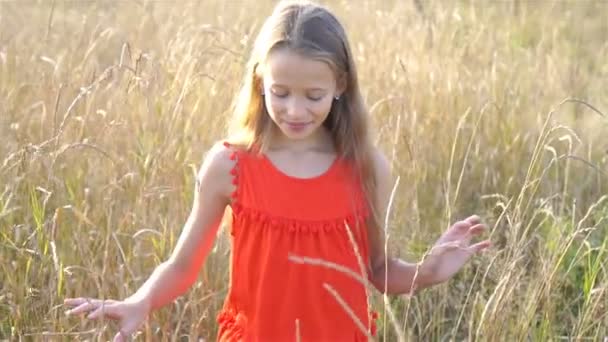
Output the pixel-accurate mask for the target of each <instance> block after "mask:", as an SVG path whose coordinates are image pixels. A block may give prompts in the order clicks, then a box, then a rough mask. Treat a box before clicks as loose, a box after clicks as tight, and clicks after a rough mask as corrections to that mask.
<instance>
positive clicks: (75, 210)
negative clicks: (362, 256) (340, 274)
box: [0, 0, 608, 341]
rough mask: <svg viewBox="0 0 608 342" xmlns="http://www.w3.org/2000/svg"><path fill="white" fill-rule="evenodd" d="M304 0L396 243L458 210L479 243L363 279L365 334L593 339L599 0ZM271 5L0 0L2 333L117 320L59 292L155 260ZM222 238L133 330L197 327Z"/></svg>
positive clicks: (434, 232) (168, 244)
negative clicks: (479, 247) (346, 80)
mask: <svg viewBox="0 0 608 342" xmlns="http://www.w3.org/2000/svg"><path fill="white" fill-rule="evenodd" d="M322 3H323V4H325V5H327V6H328V7H329V8H330V9H331V10H332V11H334V12H335V14H336V15H337V16H338V17H339V19H340V20H341V21H342V23H343V24H344V26H345V28H346V30H347V33H348V35H349V39H350V43H351V46H352V48H353V53H354V54H355V57H356V62H357V67H358V70H359V79H360V82H361V84H362V88H363V89H362V90H363V93H364V96H365V100H366V102H367V105H368V106H369V109H370V112H371V116H372V121H373V125H374V126H373V129H374V132H375V137H376V141H377V143H378V145H379V146H380V147H381V148H382V150H383V151H384V152H385V153H386V154H387V155H388V156H389V159H390V160H391V163H392V166H393V173H394V175H395V176H396V177H398V179H399V181H398V185H397V190H396V197H395V201H394V203H393V206H392V211H391V216H390V219H389V224H388V227H387V230H388V237H389V245H390V249H391V250H392V251H393V254H395V255H399V256H401V257H403V258H406V259H409V260H416V259H418V258H420V257H421V256H422V255H423V254H424V253H425V252H426V251H427V249H428V248H429V245H430V244H431V243H432V242H433V241H434V240H435V239H436V238H437V237H438V236H439V234H440V232H441V231H443V230H444V229H445V228H446V227H447V226H448V224H449V223H450V222H453V221H455V220H458V219H462V218H464V217H466V216H468V215H470V214H473V213H477V214H479V215H480V216H482V217H483V219H484V220H485V221H486V222H488V223H489V225H490V227H491V229H490V230H491V232H490V238H491V239H492V240H493V241H494V243H495V247H493V248H492V249H491V250H490V251H488V252H487V253H484V254H483V255H481V256H479V257H477V258H475V259H474V260H473V261H472V262H471V263H470V265H469V266H467V267H466V268H465V269H464V270H463V271H462V272H460V273H459V274H458V275H457V276H456V277H455V279H453V280H452V281H450V282H449V283H447V284H444V285H441V286H437V287H434V288H431V289H428V290H425V291H422V292H421V293H419V294H418V295H416V296H415V297H389V298H386V300H385V299H384V298H382V296H380V295H377V294H376V295H375V296H374V307H375V308H376V309H377V310H378V311H380V313H381V315H380V321H379V340H386V341H396V340H399V339H401V340H407V341H412V340H424V341H438V340H441V341H444V340H446V341H449V340H459V341H460V340H479V341H497V340H509V341H511V340H513V341H522V340H526V341H536V340H539V341H541V340H554V341H558V340H590V341H591V340H593V341H597V340H600V341H601V340H603V339H605V338H606V337H605V336H608V314H607V313H608V294H607V291H608V289H607V287H608V278H607V276H608V270H607V269H606V267H607V265H608V263H607V262H606V260H608V257H607V254H608V198H607V197H606V194H607V192H608V167H607V165H608V116H607V114H608V57H607V56H608V2H606V1H600V0H595V1H594V0H570V1H549V0H541V1H517V0H513V1H475V0H473V1H465V0H460V1H450V2H448V1H437V0H417V1H415V0H402V1H391V0H386V1H371V0H358V1H323V2H322ZM274 5H275V2H274V1H253V0H240V1H236V0H233V1H221V0H208V1H191V0H185V1H165V0H157V1H146V0H140V1H136V0H134V1H110V0H108V1H54V0H45V1H30V0H27V1H26V0H24V1H3V2H0V339H8V340H21V339H24V340H106V339H109V338H111V336H113V334H114V333H115V332H116V330H115V329H116V325H115V324H114V323H112V322H91V321H87V320H86V319H84V318H82V319H80V318H78V317H66V316H65V315H64V311H65V310H66V308H65V307H64V306H63V304H62V303H63V299H64V298H65V297H73V296H89V297H99V298H102V297H103V298H116V299H121V298H124V297H126V296H128V295H129V294H131V293H132V292H134V291H135V290H136V289H137V288H138V287H139V286H140V285H141V284H143V282H144V281H145V280H146V279H147V277H148V276H149V275H150V273H151V272H152V270H153V269H154V267H155V266H156V265H157V264H159V263H160V262H162V261H164V260H165V259H166V258H167V257H168V256H169V254H170V252H171V249H172V248H173V246H174V245H175V242H176V241H177V238H178V236H179V234H180V232H181V228H182V226H183V224H184V222H185V219H186V217H187V214H188V212H189V209H190V205H191V200H192V194H193V189H194V174H195V172H196V170H197V168H198V167H199V165H200V163H201V161H202V158H203V156H204V153H205V152H206V151H207V150H208V149H209V147H210V146H211V145H212V144H213V142H214V141H216V140H218V139H221V138H223V137H225V136H226V130H225V126H226V125H225V124H226V122H227V120H228V119H229V117H230V114H231V105H232V101H233V97H234V95H235V93H236V91H237V89H238V87H239V84H240V80H241V79H242V77H243V71H244V64H245V62H246V60H247V58H248V53H249V51H250V47H251V45H252V42H253V40H254V39H255V36H256V33H257V31H258V29H259V27H260V25H261V23H262V22H263V20H264V19H265V18H266V17H267V16H268V15H269V14H270V12H271V10H272V8H273V7H274ZM229 253H230V244H229V240H228V237H227V234H226V233H225V232H221V233H220V234H219V236H218V240H217V243H216V246H215V248H214V250H213V253H212V254H211V255H210V256H209V258H208V260H207V263H206V264H205V267H204V268H203V269H201V272H200V277H199V279H198V281H197V282H196V284H195V286H194V287H193V288H192V289H191V290H190V291H189V292H188V293H187V294H185V295H184V296H183V297H181V298H180V299H179V300H177V301H176V302H175V303H174V304H172V305H168V306H166V307H165V308H163V309H161V310H159V311H157V312H155V313H154V314H153V315H152V316H151V317H150V320H149V321H148V323H147V324H146V326H145V327H143V328H142V331H141V332H140V333H139V335H138V337H137V339H138V340H180V341H181V340H188V339H190V340H199V339H206V340H213V339H214V337H215V334H216V321H215V316H216V314H217V312H218V310H219V308H220V307H221V305H222V303H223V299H224V296H225V294H226V290H227V286H228V272H229ZM389 309H390V310H392V311H393V312H394V313H395V315H396V322H391V321H390V320H389V319H388V316H387V314H386V312H387V310H389Z"/></svg>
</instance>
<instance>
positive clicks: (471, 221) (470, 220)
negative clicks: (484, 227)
mask: <svg viewBox="0 0 608 342" xmlns="http://www.w3.org/2000/svg"><path fill="white" fill-rule="evenodd" d="M465 221H467V222H468V223H469V224H471V225H476V224H478V223H480V222H481V218H480V217H479V216H477V215H471V216H469V217H467V218H466V219H465Z"/></svg>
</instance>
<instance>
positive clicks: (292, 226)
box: [232, 203, 367, 233]
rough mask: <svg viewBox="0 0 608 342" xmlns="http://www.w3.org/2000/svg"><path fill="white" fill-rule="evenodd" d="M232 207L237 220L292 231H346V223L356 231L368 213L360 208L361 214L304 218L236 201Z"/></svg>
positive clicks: (363, 223)
mask: <svg viewBox="0 0 608 342" xmlns="http://www.w3.org/2000/svg"><path fill="white" fill-rule="evenodd" d="M232 207H233V208H232V210H233V212H234V214H235V221H236V222H238V221H240V222H242V223H250V222H251V223H253V222H255V223H256V224H257V225H259V226H260V227H263V228H266V227H268V228H278V229H287V230H288V231H289V232H292V233H322V232H332V231H344V228H345V225H348V228H349V229H350V230H351V231H353V232H354V231H356V230H357V229H359V227H364V226H365V222H366V219H367V213H366V212H364V211H363V210H360V213H359V214H351V215H347V216H344V217H339V218H334V219H327V220H303V219H294V218H289V217H281V216H276V215H272V214H269V213H267V212H264V211H261V210H257V209H253V208H248V207H244V206H242V205H240V204H239V203H234V204H233V206H232Z"/></svg>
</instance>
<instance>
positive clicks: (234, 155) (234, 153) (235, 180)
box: [224, 141, 239, 204]
mask: <svg viewBox="0 0 608 342" xmlns="http://www.w3.org/2000/svg"><path fill="white" fill-rule="evenodd" d="M224 146H225V147H226V148H227V149H229V150H230V160H233V161H234V167H233V168H232V169H231V170H230V174H231V175H232V184H233V185H234V191H233V192H232V194H231V195H230V198H231V199H232V203H233V204H236V202H237V199H238V197H239V193H238V192H239V154H238V150H236V149H235V148H233V147H232V145H231V144H230V143H229V142H227V141H225V142H224Z"/></svg>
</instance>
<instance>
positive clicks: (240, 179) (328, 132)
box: [65, 2, 490, 341]
mask: <svg viewBox="0 0 608 342" xmlns="http://www.w3.org/2000/svg"><path fill="white" fill-rule="evenodd" d="M235 113H236V119H237V120H236V126H237V132H236V134H235V135H234V136H233V138H232V139H230V142H220V143H217V144H216V145H215V146H214V147H213V148H212V149H211V150H210V151H209V153H208V154H207V156H206V158H205V160H204V162H203V165H202V167H201V169H200V171H199V173H198V176H197V182H196V189H195V198H194V203H193V207H192V211H191V213H190V216H189V217H188V220H187V222H186V224H185V227H184V229H183V232H182V234H181V236H180V238H179V241H178V243H177V245H176V247H175V250H174V251H173V253H172V255H171V256H170V258H169V259H168V260H167V261H166V262H164V263H162V264H161V265H160V266H158V267H157V268H156V269H155V270H154V272H153V273H152V275H151V276H150V278H149V279H148V280H147V281H146V282H145V284H144V285H143V286H142V287H141V288H140V289H139V290H138V291H137V292H136V293H134V294H133V295H131V296H130V297H128V298H126V299H124V300H120V301H118V300H104V301H102V300H97V299H87V298H75V299H66V301H65V303H66V304H67V305H69V306H72V307H75V308H73V309H71V310H69V311H68V313H69V314H82V313H87V312H91V313H90V314H89V315H88V318H91V319H98V318H100V317H103V316H106V317H108V318H112V319H116V320H119V323H120V332H119V333H118V334H117V335H116V337H115V340H122V339H123V338H125V336H128V335H130V334H131V333H133V332H134V331H135V330H136V329H137V328H138V326H139V325H140V324H141V323H142V322H143V321H144V320H145V319H146V317H147V316H148V314H149V313H150V312H152V311H153V310H156V309H158V308H160V307H162V306H163V305H166V304H168V303H171V302H172V301H173V300H174V299H175V298H176V297H178V296H180V295H181V294H183V293H184V292H185V291H186V290H187V289H188V288H189V287H190V286H191V285H192V284H193V283H194V281H195V279H196V278H197V273H198V271H199V269H200V267H201V266H202V264H203V262H204V260H205V257H206V256H207V254H208V253H209V250H210V249H211V247H212V245H213V241H214V238H215V236H216V232H217V229H218V226H219V223H220V221H221V218H222V216H223V213H224V209H225V207H226V206H229V207H230V208H231V210H232V225H231V231H230V232H231V243H232V257H231V270H230V272H231V277H230V279H231V280H230V289H229V292H228V295H227V297H226V299H225V304H224V308H223V310H222V312H221V313H220V314H219V315H218V324H219V333H218V337H217V338H218V340H219V341H293V340H294V339H296V340H300V341H364V340H367V339H368V338H369V337H371V336H372V335H373V334H374V324H373V319H374V318H375V315H373V314H370V312H369V310H368V302H367V297H368V296H367V293H366V290H367V286H366V285H367V281H369V283H371V284H373V286H374V287H375V288H377V289H378V290H379V291H381V292H383V293H384V292H386V293H390V294H401V293H412V292H413V290H414V289H420V288H424V287H428V286H431V285H433V284H437V283H440V282H444V281H446V280H448V279H449V278H450V277H452V276H453V275H454V274H455V273H456V272H458V270H459V269H460V268H461V267H462V266H463V265H464V264H465V263H466V261H467V260H468V259H469V258H470V257H471V256H472V255H473V254H474V253H476V252H479V251H481V250H483V249H485V248H487V247H488V246H489V245H490V242H489V241H483V242H480V243H477V244H471V238H472V237H473V236H475V235H478V234H480V233H481V232H483V231H484V230H485V228H486V227H485V225H483V224H481V223H480V220H479V218H478V217H477V216H471V217H469V218H467V219H466V220H463V221H460V222H457V223H456V224H454V225H453V226H451V227H450V228H449V229H448V230H447V231H446V232H445V233H444V234H443V235H442V236H441V237H440V239H439V240H438V242H437V243H436V245H435V247H434V248H433V249H432V253H430V255H428V256H427V257H426V258H424V259H423V260H422V261H421V262H419V263H415V264H411V263H407V262H405V261H402V260H399V259H396V258H391V257H388V256H387V255H385V254H384V235H383V229H382V226H381V225H380V221H381V219H382V218H383V217H384V215H385V213H386V211H387V206H388V199H389V195H390V190H391V182H390V179H391V177H390V172H389V164H388V162H387V160H386V158H385V157H384V156H383V155H382V153H381V152H380V151H379V150H378V149H376V148H374V147H373V146H372V143H371V142H370V136H369V132H368V130H369V129H368V123H367V120H368V118H367V116H368V113H367V112H366V109H365V107H364V105H363V100H362V97H361V93H360V90H359V84H358V80H357V72H356V68H355V64H354V58H353V56H352V53H351V49H350V45H349V43H348V40H347V38H346V35H345V33H344V30H343V28H342V26H341V25H340V23H339V22H338V20H337V19H336V18H335V17H334V15H332V14H331V13H330V12H329V11H328V10H326V9H325V8H323V7H320V6H318V5H315V4H312V3H308V2H283V3H280V4H279V5H278V6H277V8H276V9H275V11H274V12H273V14H272V15H271V16H270V17H269V18H268V19H267V21H266V22H265V24H264V25H263V27H262V29H261V32H260V34H259V36H258V38H257V40H256V42H255V46H254V49H253V53H252V56H251V59H250V61H249V64H248V67H247V71H246V74H245V79H244V84H243V87H242V90H241V92H240V94H239V98H238V101H237V106H236V110H235Z"/></svg>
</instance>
